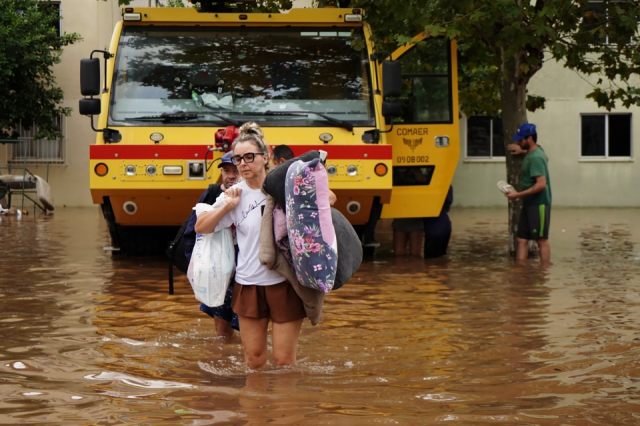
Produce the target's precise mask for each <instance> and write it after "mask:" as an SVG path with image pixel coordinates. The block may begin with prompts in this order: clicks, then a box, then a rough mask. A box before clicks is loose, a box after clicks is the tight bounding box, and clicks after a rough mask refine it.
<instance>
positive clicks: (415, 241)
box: [391, 218, 424, 257]
mask: <svg viewBox="0 0 640 426" xmlns="http://www.w3.org/2000/svg"><path fill="white" fill-rule="evenodd" d="M391 227H392V228H393V253H394V254H395V255H396V256H406V255H407V242H408V243H409V254H410V255H411V256H414V257H420V254H421V252H422V237H423V235H422V234H423V232H424V227H423V226H422V219H421V218H401V219H393V222H391Z"/></svg>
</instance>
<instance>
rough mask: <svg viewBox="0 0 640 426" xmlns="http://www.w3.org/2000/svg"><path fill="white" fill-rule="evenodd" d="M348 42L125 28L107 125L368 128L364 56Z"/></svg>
mask: <svg viewBox="0 0 640 426" xmlns="http://www.w3.org/2000/svg"><path fill="white" fill-rule="evenodd" d="M354 37H362V33H361V30H358V29H356V28H354V29H353V30H351V29H349V28H340V29H336V28H273V27H272V28H246V27H241V28H235V27H234V28H231V27H223V28H220V27H217V28H212V27H194V28H185V27H140V26H130V27H124V28H123V30H122V35H121V37H120V43H119V47H118V52H117V54H116V63H115V72H114V79H113V85H112V93H111V101H110V112H109V125H111V126H132V125H135V126H145V125H146V126H157V125H158V122H159V121H158V120H155V121H154V120H148V119H146V118H148V117H149V116H156V115H157V116H161V115H162V114H165V115H164V116H166V115H167V114H177V113H180V114H192V113H195V114H196V116H197V119H195V120H193V119H190V120H162V121H160V122H161V123H163V125H165V126H199V125H211V123H213V124H216V123H217V122H218V121H219V122H220V124H227V123H228V121H225V120H223V119H221V117H227V118H229V119H231V120H236V121H240V122H245V121H250V120H251V121H257V122H259V123H260V124H261V125H265V126H294V127H297V126H300V127H301V126H336V125H338V124H336V123H339V122H345V123H347V126H343V127H346V128H348V126H349V125H355V126H372V125H374V124H375V123H374V113H373V105H372V102H373V101H372V93H371V87H370V76H369V66H368V59H367V56H368V55H367V54H366V51H362V52H357V51H355V50H354V49H353V48H352V47H351V41H352V40H353V38H354ZM274 112H279V114H274ZM296 112H300V113H298V114H295V113H296ZM302 112H305V113H302ZM209 113H213V114H209ZM287 113H290V114H287ZM323 116H324V117H323ZM327 118H329V119H327ZM332 119H337V120H339V121H336V120H332Z"/></svg>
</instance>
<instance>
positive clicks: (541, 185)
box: [504, 175, 547, 200]
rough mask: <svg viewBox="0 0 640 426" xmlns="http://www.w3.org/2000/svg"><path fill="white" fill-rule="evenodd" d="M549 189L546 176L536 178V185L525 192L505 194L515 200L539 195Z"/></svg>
mask: <svg viewBox="0 0 640 426" xmlns="http://www.w3.org/2000/svg"><path fill="white" fill-rule="evenodd" d="M546 188H547V177H546V176H545V175H542V176H536V183H534V184H533V186H532V187H531V188H529V189H525V190H524V191H521V192H517V191H512V192H507V193H506V194H504V196H505V197H507V198H508V199H510V200H515V199H516V198H522V197H526V196H527V195H533V194H537V193H538V192H540V191H544V190H545V189H546Z"/></svg>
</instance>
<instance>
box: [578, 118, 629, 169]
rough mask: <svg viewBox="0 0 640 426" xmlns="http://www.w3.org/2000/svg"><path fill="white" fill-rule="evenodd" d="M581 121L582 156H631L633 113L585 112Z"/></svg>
mask: <svg viewBox="0 0 640 426" xmlns="http://www.w3.org/2000/svg"><path fill="white" fill-rule="evenodd" d="M581 122H582V123H581V132H580V155H581V157H583V158H611V157H631V114H583V115H582V116H581Z"/></svg>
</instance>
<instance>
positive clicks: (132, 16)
mask: <svg viewBox="0 0 640 426" xmlns="http://www.w3.org/2000/svg"><path fill="white" fill-rule="evenodd" d="M122 19H123V20H124V21H142V14H140V13H126V12H125V13H124V14H122Z"/></svg>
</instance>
